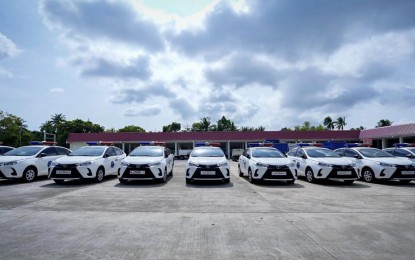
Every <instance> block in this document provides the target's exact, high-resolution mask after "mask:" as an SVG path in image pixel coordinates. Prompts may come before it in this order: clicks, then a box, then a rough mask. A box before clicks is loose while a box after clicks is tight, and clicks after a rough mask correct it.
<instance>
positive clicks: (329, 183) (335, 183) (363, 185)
mask: <svg viewBox="0 0 415 260" xmlns="http://www.w3.org/2000/svg"><path fill="white" fill-rule="evenodd" d="M298 179H299V180H301V181H303V182H307V183H309V182H308V181H307V180H306V179H305V178H304V177H300V178H298ZM310 184H314V185H321V186H329V187H339V188H353V189H359V188H360V189H365V188H366V189H367V188H371V186H370V185H368V184H366V183H363V182H360V181H354V182H353V183H346V182H344V181H335V180H317V181H316V182H314V183H310Z"/></svg>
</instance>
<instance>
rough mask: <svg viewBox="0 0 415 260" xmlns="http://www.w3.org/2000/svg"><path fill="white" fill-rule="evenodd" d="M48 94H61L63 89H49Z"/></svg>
mask: <svg viewBox="0 0 415 260" xmlns="http://www.w3.org/2000/svg"><path fill="white" fill-rule="evenodd" d="M49 92H50V93H63V92H65V89H63V88H51V89H49Z"/></svg>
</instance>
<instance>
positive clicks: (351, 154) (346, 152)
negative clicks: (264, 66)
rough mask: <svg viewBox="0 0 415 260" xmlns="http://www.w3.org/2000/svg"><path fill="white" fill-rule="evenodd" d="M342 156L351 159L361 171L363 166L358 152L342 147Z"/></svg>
mask: <svg viewBox="0 0 415 260" xmlns="http://www.w3.org/2000/svg"><path fill="white" fill-rule="evenodd" d="M343 156H344V157H347V158H348V159H350V160H352V161H353V162H355V163H356V164H357V167H358V168H359V170H360V171H361V170H362V168H363V166H364V165H363V160H362V157H361V156H360V155H359V153H358V152H356V151H354V150H352V149H344V155H343Z"/></svg>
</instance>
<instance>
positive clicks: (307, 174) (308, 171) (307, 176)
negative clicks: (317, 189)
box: [305, 168, 316, 183]
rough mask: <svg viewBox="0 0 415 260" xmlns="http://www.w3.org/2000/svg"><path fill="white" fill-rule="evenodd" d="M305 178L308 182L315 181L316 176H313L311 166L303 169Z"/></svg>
mask: <svg viewBox="0 0 415 260" xmlns="http://www.w3.org/2000/svg"><path fill="white" fill-rule="evenodd" d="M305 179H306V180H307V181H308V182H309V183H314V182H316V178H314V173H313V170H312V169H311V168H307V169H306V170H305Z"/></svg>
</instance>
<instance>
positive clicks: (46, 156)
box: [36, 147, 62, 176]
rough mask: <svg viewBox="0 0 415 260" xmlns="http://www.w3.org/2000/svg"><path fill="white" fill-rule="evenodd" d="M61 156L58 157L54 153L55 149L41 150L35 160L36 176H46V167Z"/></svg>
mask: <svg viewBox="0 0 415 260" xmlns="http://www.w3.org/2000/svg"><path fill="white" fill-rule="evenodd" d="M61 156H62V155H59V154H58V153H57V152H56V149H55V147H48V148H45V149H43V150H42V151H41V152H40V153H39V154H38V156H37V160H36V168H37V171H38V172H37V175H38V176H42V175H48V167H49V165H50V164H51V163H52V162H53V161H54V160H56V159H58V158H59V157H61Z"/></svg>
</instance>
